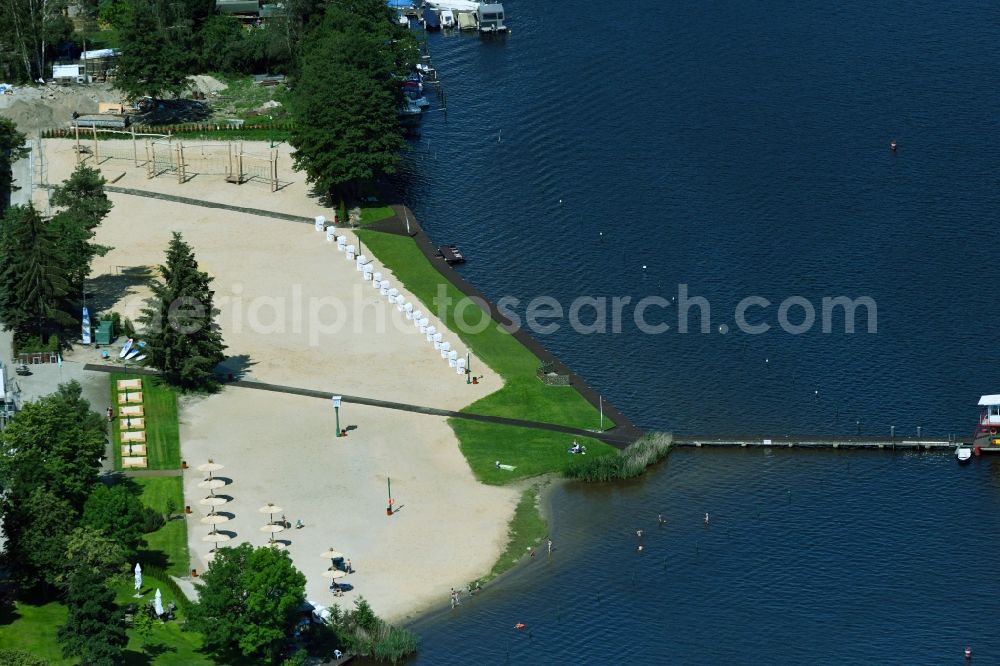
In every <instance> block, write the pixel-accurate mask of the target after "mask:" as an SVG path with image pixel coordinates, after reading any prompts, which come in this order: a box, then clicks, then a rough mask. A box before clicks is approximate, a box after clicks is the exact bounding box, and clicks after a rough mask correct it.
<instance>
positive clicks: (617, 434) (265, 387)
mask: <svg viewBox="0 0 1000 666" xmlns="http://www.w3.org/2000/svg"><path fill="white" fill-rule="evenodd" d="M84 370H90V371H93V372H121V371H122V369H121V367H119V366H115V365H96V364H92V363H88V364H87V365H86V366H84ZM129 372H132V373H135V374H141V375H158V374H160V373H159V372H157V371H155V370H149V369H146V368H132V369H131V370H129ZM224 385H225V386H236V387H239V388H247V389H255V390H258V391H272V392H275V393H286V394H289V395H301V396H305V397H308V398H320V399H322V400H329V399H330V398H332V397H333V396H335V395H340V396H342V397H343V400H344V402H345V403H348V404H355V405H367V406H369V407H381V408H383V409H396V410H400V411H404V412H412V413H415V414H428V415H430V416H443V417H446V418H451V419H465V420H467V421H480V422H482V423H494V424H497V425H506V426H513V427H517V428H532V429H535V430H547V431H550V432H560V433H564V434H566V435H572V436H574V437H591V438H593V439H599V440H601V441H602V442H605V443H606V444H610V445H612V446H614V447H616V448H619V449H623V448H625V447H626V446H628V445H629V444H631V443H632V442H634V441H635V440H636V436H635V434H634V433H633V432H630V431H624V430H620V429H618V428H614V429H612V430H607V431H605V432H602V433H599V432H592V431H590V430H584V429H583V428H572V427H570V426H563V425H558V424H556V423H542V422H540V421H524V420H521V419H510V418H506V417H503V416H489V415H486V414H470V413H468V412H456V411H453V410H450V409H438V408H436V407H424V406H421V405H410V404H406V403H403V402H392V401H389V400H378V399H376V398H367V397H364V396H357V395H346V394H343V393H331V392H330V391H316V390H314V389H304V388H297V387H295V386H283V385H281V384H268V383H266V382H258V381H252V380H247V379H239V380H234V381H228V382H224Z"/></svg>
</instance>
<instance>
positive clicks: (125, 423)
mask: <svg viewBox="0 0 1000 666" xmlns="http://www.w3.org/2000/svg"><path fill="white" fill-rule="evenodd" d="M118 429H119V430H145V429H146V419H144V418H142V417H141V416H129V417H127V418H123V419H121V420H120V421H119V422H118Z"/></svg>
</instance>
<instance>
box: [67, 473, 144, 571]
mask: <svg viewBox="0 0 1000 666" xmlns="http://www.w3.org/2000/svg"><path fill="white" fill-rule="evenodd" d="M145 519H146V507H144V506H143V505H142V503H141V502H140V501H139V498H138V497H136V496H135V495H133V494H132V493H131V492H129V490H128V489H127V488H126V487H125V486H123V485H116V486H113V487H111V488H108V487H107V486H105V485H104V484H103V483H98V484H95V485H94V487H93V490H92V491H91V492H90V496H89V497H87V502H86V503H85V504H84V505H83V518H82V519H81V521H80V522H81V524H82V525H83V526H84V527H90V528H93V529H94V530H96V531H97V532H99V533H100V534H102V535H104V536H105V537H107V538H108V539H110V540H111V541H113V542H114V543H116V544H117V545H118V546H119V547H120V548H121V549H122V552H123V558H127V559H130V560H131V559H133V558H134V557H135V555H136V551H137V550H138V548H139V545H140V544H141V543H142V535H143V526H144V524H145Z"/></svg>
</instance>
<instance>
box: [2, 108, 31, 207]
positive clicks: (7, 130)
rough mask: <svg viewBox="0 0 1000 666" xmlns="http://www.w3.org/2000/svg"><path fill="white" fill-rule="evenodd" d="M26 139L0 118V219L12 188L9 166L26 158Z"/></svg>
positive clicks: (10, 122) (11, 173)
mask: <svg viewBox="0 0 1000 666" xmlns="http://www.w3.org/2000/svg"><path fill="white" fill-rule="evenodd" d="M28 152H29V151H28V148H27V137H25V136H24V134H22V133H21V132H18V131H17V125H16V124H15V123H14V121H13V120H11V119H9V118H0V217H3V211H4V209H5V208H7V204H8V202H9V199H10V192H11V190H13V189H18V188H16V187H15V186H14V174H13V171H12V170H11V166H12V165H13V164H14V162H16V161H17V160H19V159H22V158H24V157H27V156H28Z"/></svg>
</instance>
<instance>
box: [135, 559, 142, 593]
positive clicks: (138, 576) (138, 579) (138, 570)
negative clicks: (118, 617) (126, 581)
mask: <svg viewBox="0 0 1000 666" xmlns="http://www.w3.org/2000/svg"><path fill="white" fill-rule="evenodd" d="M140 589H142V567H140V566H139V563H138V562H136V563H135V591H136V592H138V591H139V590H140Z"/></svg>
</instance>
